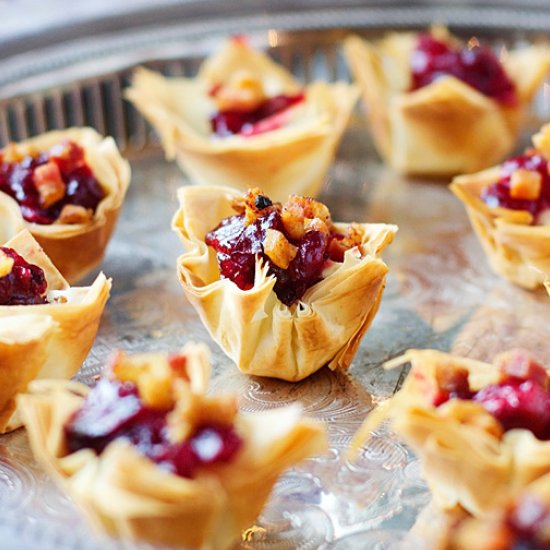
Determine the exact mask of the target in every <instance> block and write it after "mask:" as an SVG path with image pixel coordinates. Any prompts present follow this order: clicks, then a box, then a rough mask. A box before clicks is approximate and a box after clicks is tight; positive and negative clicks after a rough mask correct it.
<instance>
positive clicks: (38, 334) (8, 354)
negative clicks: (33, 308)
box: [0, 313, 57, 433]
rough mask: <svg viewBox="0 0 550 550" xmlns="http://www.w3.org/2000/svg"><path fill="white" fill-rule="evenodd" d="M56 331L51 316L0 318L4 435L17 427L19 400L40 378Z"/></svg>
mask: <svg viewBox="0 0 550 550" xmlns="http://www.w3.org/2000/svg"><path fill="white" fill-rule="evenodd" d="M56 328H57V323H56V322H55V321H54V320H53V318H52V317H51V316H50V315H44V314H32V313H29V314H23V315H16V316H13V317H11V316H10V317H0V433H5V432H6V431H9V430H10V429H11V428H13V427H14V426H13V421H12V416H13V414H14V413H15V410H16V396H17V394H18V393H20V392H22V391H25V390H26V389H27V385H28V384H29V382H30V381H31V380H34V378H36V376H38V373H39V372H40V369H41V368H42V365H44V363H45V362H46V359H47V348H48V345H49V343H50V339H51V337H52V334H53V333H54V331H55V329H56Z"/></svg>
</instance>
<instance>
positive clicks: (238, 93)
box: [213, 70, 266, 111]
mask: <svg viewBox="0 0 550 550" xmlns="http://www.w3.org/2000/svg"><path fill="white" fill-rule="evenodd" d="M213 96H214V100H215V101H216V104H217V106H218V109H219V110H220V111H228V110H232V111H253V110H254V109H256V108H257V107H259V106H260V105H261V104H262V103H263V102H264V101H265V99H266V95H265V92H264V87H263V85H262V82H261V81H260V80H259V79H257V78H256V77H255V76H254V75H253V74H252V73H251V72H249V71H244V70H241V71H237V72H236V73H235V74H233V76H232V77H231V79H230V80H229V82H228V83H227V84H222V85H221V86H219V87H216V89H215V90H214V92H213Z"/></svg>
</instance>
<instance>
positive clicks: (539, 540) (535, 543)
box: [506, 496, 550, 550]
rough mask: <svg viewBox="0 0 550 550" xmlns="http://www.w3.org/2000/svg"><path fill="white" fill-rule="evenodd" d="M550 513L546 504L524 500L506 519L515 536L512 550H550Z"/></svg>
mask: <svg viewBox="0 0 550 550" xmlns="http://www.w3.org/2000/svg"><path fill="white" fill-rule="evenodd" d="M549 522H550V511H549V510H548V507H547V506H546V504H545V503H544V502H541V501H540V500H539V499H537V498H535V497H532V496H528V497H524V498H522V499H521V500H520V501H519V502H518V504H517V505H516V506H515V507H514V508H512V509H511V510H510V511H509V512H508V514H507V517H506V526H507V527H508V528H509V529H510V531H511V532H512V534H513V535H514V542H513V543H512V545H511V550H550V541H548V540H546V541H545V540H544V539H546V538H547V532H548V525H549Z"/></svg>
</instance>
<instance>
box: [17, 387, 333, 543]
mask: <svg viewBox="0 0 550 550" xmlns="http://www.w3.org/2000/svg"><path fill="white" fill-rule="evenodd" d="M87 392H88V388H86V387H84V386H81V385H80V384H76V383H74V382H69V383H62V382H56V381H39V382H34V383H33V384H32V385H31V388H30V393H28V394H24V395H20V396H19V405H20V407H21V408H22V411H23V417H24V420H25V425H26V427H27V430H28V433H29V439H30V443H31V447H32V449H33V451H34V453H35V456H36V458H37V459H38V460H40V461H41V462H42V463H43V464H44V465H45V466H46V467H47V468H48V469H49V470H50V472H52V474H53V475H54V477H55V479H56V480H57V481H58V483H59V484H60V485H61V486H62V487H63V488H64V489H65V490H66V491H67V493H68V494H69V495H70V496H71V497H72V498H73V499H74V501H75V502H76V503H77V504H79V505H80V506H81V507H82V509H83V511H84V512H85V513H86V515H87V516H88V518H89V519H90V520H91V522H92V524H93V525H94V526H95V527H96V528H97V529H98V530H100V531H103V532H107V533H109V534H113V535H117V536H121V537H124V538H130V539H135V540H141V541H147V542H151V543H154V544H161V545H169V546H174V547H185V548H200V549H203V550H207V549H210V550H225V549H227V548H230V547H231V546H232V544H233V543H234V542H235V540H236V539H237V538H238V537H239V535H240V534H241V532H242V531H243V530H244V529H245V528H247V527H249V526H251V525H252V523H253V521H254V520H255V519H256V517H257V516H258V514H259V513H260V511H261V509H262V507H263V505H264V504H265V502H266V500H267V498H268V497H269V494H270V492H271V489H272V487H273V485H274V484H275V481H276V480H277V478H278V477H279V475H280V474H281V472H282V471H283V470H285V469H286V468H288V467H290V466H291V465H293V464H295V463H297V462H299V461H301V460H303V459H304V458H307V457H310V456H312V455H315V454H319V453H321V452H324V451H325V450H326V445H327V443H326V437H325V434H324V430H323V429H322V426H320V425H319V424H316V423H314V422H313V421H309V420H307V419H303V418H302V416H301V409H300V407H299V406H298V405H292V406H289V407H284V408H281V409H276V410H272V411H265V412H261V413H256V414H246V415H245V414H237V416H236V417H235V420H234V425H235V428H236V430H237V432H238V433H239V434H240V435H241V437H242V438H243V441H244V446H243V448H242V449H241V450H240V451H239V453H238V454H237V455H236V456H235V457H234V458H233V460H232V461H231V462H230V463H228V464H221V465H220V464H218V465H216V466H211V467H209V468H206V467H205V468H203V469H202V470H201V471H200V472H198V474H197V475H196V476H195V477H194V478H193V479H187V478H183V477H179V476H176V475H173V474H171V473H169V472H167V471H165V470H163V469H161V468H159V467H157V466H156V465H155V464H154V463H153V462H151V461H149V460H148V459H147V458H145V457H143V456H141V455H140V454H139V453H138V452H137V451H136V450H135V449H134V448H133V447H132V446H131V445H129V444H127V443H126V442H124V441H121V440H119V441H114V442H113V443H111V444H109V445H108V447H107V448H106V449H105V451H104V452H103V453H102V454H101V455H100V456H97V455H96V454H95V453H94V452H93V451H91V450H89V449H84V450H81V451H79V452H77V453H73V454H70V455H67V451H66V449H65V444H64V441H65V440H64V437H65V436H64V431H63V427H64V425H65V423H66V422H67V420H68V419H69V418H70V416H71V414H72V413H73V412H74V411H75V410H77V409H78V407H79V406H80V404H81V402H82V399H83V397H82V396H84V395H86V394H87Z"/></svg>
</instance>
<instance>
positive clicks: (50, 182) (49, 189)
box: [32, 161, 67, 208]
mask: <svg viewBox="0 0 550 550" xmlns="http://www.w3.org/2000/svg"><path fill="white" fill-rule="evenodd" d="M32 181H33V183H34V186H35V188H36V190H37V191H38V194H39V196H40V206H42V207H43V208H48V207H50V206H51V205H52V204H55V203H56V202H57V201H59V200H61V199H62V198H63V197H64V196H65V192H66V189H67V186H66V185H65V182H64V181H63V178H62V177H61V172H60V170H59V166H58V165H57V164H56V163H55V162H52V161H50V162H47V163H46V164H42V165H41V166H38V167H37V168H36V170H35V171H34V174H33V177H32Z"/></svg>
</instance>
